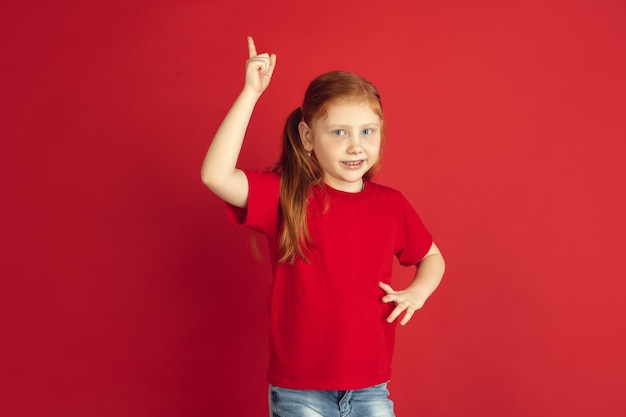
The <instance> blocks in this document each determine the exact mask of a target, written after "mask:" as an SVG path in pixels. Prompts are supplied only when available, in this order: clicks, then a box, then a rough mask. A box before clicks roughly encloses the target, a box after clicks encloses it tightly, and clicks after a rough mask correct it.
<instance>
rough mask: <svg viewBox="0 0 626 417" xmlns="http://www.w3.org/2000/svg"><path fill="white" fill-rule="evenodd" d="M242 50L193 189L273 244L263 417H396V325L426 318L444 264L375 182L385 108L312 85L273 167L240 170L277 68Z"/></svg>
mask: <svg viewBox="0 0 626 417" xmlns="http://www.w3.org/2000/svg"><path fill="white" fill-rule="evenodd" d="M248 50H249V56H250V59H249V60H248V61H247V65H246V78H245V83H244V87H243V90H242V91H241V93H240V95H239V97H238V98H237V100H236V101H235V103H234V104H233V106H232V108H231V109H230V111H229V112H228V114H227V115H226V117H225V119H224V121H223V122H222V124H221V125H220V127H219V129H218V131H217V133H216V134H215V137H214V138H213V141H212V142H211V145H210V147H209V150H208V152H207V155H206V158H205V160H204V164H203V166H202V181H203V182H204V183H205V184H206V185H207V186H208V187H209V188H210V189H211V190H212V191H213V192H214V193H215V194H217V195H218V196H219V197H221V198H222V199H223V200H224V201H226V202H227V203H228V214H229V217H230V218H231V219H232V220H233V221H234V222H236V223H238V224H242V225H245V226H247V227H250V228H252V229H254V230H256V231H258V232H261V233H263V234H265V235H266V236H267V238H268V242H269V250H270V255H271V258H272V270H273V275H274V279H273V282H272V289H271V299H270V307H269V310H270V364H269V371H268V381H269V383H270V389H269V394H270V395H269V400H270V412H271V415H272V416H281V417H289V416H293V417H302V416H319V417H334V416H337V417H339V416H346V415H352V416H356V417H392V416H393V415H394V413H393V403H392V402H391V400H390V399H389V392H388V391H387V382H388V380H389V378H390V374H391V370H390V368H391V357H392V351H393V343H394V331H395V320H396V318H398V317H399V316H401V315H402V319H401V321H400V324H401V325H405V324H406V323H408V321H409V320H410V319H411V317H412V316H413V314H414V313H415V311H416V310H418V309H420V308H421V307H422V306H423V304H424V302H425V301H426V299H427V298H428V297H429V296H430V295H431V294H432V292H433V291H434V290H435V288H436V287H437V286H438V284H439V282H440V280H441V278H442V276H443V271H444V261H443V257H442V256H441V253H440V252H439V250H438V249H437V246H435V244H434V243H433V241H432V238H431V236H430V234H429V232H428V231H427V230H426V228H425V227H424V225H423V224H422V222H421V220H420V218H419V217H418V215H417V214H416V213H415V211H414V210H413V209H412V207H411V206H410V204H409V203H408V201H407V200H406V199H405V198H404V197H403V196H402V194H400V193H399V192H398V191H395V190H393V189H391V188H388V187H384V186H382V185H378V184H376V183H374V182H372V181H371V177H372V175H373V174H374V172H375V171H376V169H377V168H378V166H379V165H380V157H381V151H382V148H383V144H384V141H385V124H384V119H383V113H382V107H381V102H380V96H379V94H378V91H377V90H376V88H375V87H374V86H373V85H372V84H370V83H369V82H368V81H366V80H364V79H363V78H361V77H359V76H357V75H354V74H351V73H347V72H340V71H334V72H329V73H327V74H324V75H321V76H320V77H318V78H316V79H315V80H313V81H312V82H311V84H310V85H309V87H308V89H307V91H306V93H305V97H304V102H303V105H302V106H301V107H299V108H297V109H296V110H294V111H293V112H292V113H291V115H290V116H289V117H288V119H287V122H286V125H285V130H284V135H283V149H282V155H281V158H280V161H279V162H278V164H277V166H276V167H275V168H274V169H273V170H271V171H269V170H268V171H250V170H242V169H239V168H236V163H237V158H238V156H239V152H240V150H241V146H242V143H243V138H244V134H245V131H246V128H247V126H248V122H249V120H250V117H251V114H252V110H253V108H254V106H255V104H256V102H257V100H258V99H259V97H260V96H261V94H262V93H263V91H265V89H266V88H267V86H268V85H269V83H270V80H271V77H272V74H273V72H274V68H275V66H276V55H274V54H267V53H264V54H257V51H256V47H255V45H254V41H253V40H252V38H248ZM394 256H396V257H397V258H398V260H399V262H400V263H401V264H402V265H405V266H409V265H413V266H415V265H417V268H416V275H415V279H414V280H413V281H412V283H411V284H410V285H409V287H408V288H406V289H405V290H401V291H396V290H394V289H393V288H392V287H391V286H390V279H391V270H392V264H393V257H394Z"/></svg>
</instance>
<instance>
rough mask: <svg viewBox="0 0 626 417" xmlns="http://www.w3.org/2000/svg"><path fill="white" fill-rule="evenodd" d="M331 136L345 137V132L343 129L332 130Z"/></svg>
mask: <svg viewBox="0 0 626 417" xmlns="http://www.w3.org/2000/svg"><path fill="white" fill-rule="evenodd" d="M333 135H335V136H345V135H346V131H345V130H343V129H335V130H333Z"/></svg>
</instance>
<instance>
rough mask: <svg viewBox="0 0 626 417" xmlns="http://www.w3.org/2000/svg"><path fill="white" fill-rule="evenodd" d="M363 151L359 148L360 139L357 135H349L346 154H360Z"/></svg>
mask: <svg viewBox="0 0 626 417" xmlns="http://www.w3.org/2000/svg"><path fill="white" fill-rule="evenodd" d="M362 150H363V147H362V146H361V138H360V137H359V135H350V142H348V153H360V152H361V151H362Z"/></svg>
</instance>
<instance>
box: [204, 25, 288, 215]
mask: <svg viewBox="0 0 626 417" xmlns="http://www.w3.org/2000/svg"><path fill="white" fill-rule="evenodd" d="M248 52H249V59H248V60H247V61H246V78H245V83H244V87H243V90H242V91H241V93H240V94H239V96H238V97H237V99H236V100H235V102H234V103H233V105H232V107H231V108H230V110H229V111H228V113H227V114H226V117H225V118H224V120H223V121H222V124H221V125H220V127H219V128H218V129H217V132H216V133H215V136H214V137H213V140H212V141H211V145H210V146H209V150H208V151H207V154H206V156H205V158H204V163H203V164H202V171H201V176H202V182H203V183H204V184H205V185H206V186H207V187H209V189H210V190H211V191H213V192H214V193H215V194H216V195H217V196H219V197H220V198H221V199H223V200H224V201H226V202H228V203H230V204H233V205H235V206H237V207H246V206H247V204H248V180H247V178H246V176H245V174H244V173H243V172H242V171H241V170H240V169H238V168H237V167H236V164H237V159H238V158H239V152H240V151H241V146H242V144H243V138H244V136H245V134H246V129H247V127H248V123H249V122H250V117H251V116H252V111H253V110H254V106H255V105H256V102H257V100H258V99H259V97H261V94H262V93H263V91H265V89H266V88H267V86H268V85H269V83H270V80H271V78H272V74H273V72H274V68H275V66H276V55H275V54H268V53H263V54H259V55H257V51H256V46H255V45H254V40H253V39H252V38H251V37H248Z"/></svg>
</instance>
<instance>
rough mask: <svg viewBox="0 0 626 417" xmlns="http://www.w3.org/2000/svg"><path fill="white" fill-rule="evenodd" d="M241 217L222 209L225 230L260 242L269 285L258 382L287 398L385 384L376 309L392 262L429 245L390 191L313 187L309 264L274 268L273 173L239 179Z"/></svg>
mask: <svg viewBox="0 0 626 417" xmlns="http://www.w3.org/2000/svg"><path fill="white" fill-rule="evenodd" d="M245 172H246V176H247V178H248V182H249V195H248V207H247V208H246V209H239V208H236V207H233V206H228V207H229V210H228V214H229V217H230V218H231V220H233V221H234V222H235V223H237V224H241V225H244V226H247V227H250V228H252V229H254V230H257V231H259V232H262V233H264V234H265V235H266V236H267V238H268V241H269V249H270V256H271V259H272V270H273V274H274V280H273V282H272V288H271V294H270V300H269V312H270V364H269V371H268V381H269V383H271V384H272V385H276V386H279V387H283V388H294V389H319V390H349V389H359V388H365V387H370V386H373V385H376V384H380V383H383V382H385V381H387V380H389V378H390V376H391V357H392V353H393V347H394V333H395V323H394V324H389V323H387V322H386V317H387V316H388V315H389V314H390V313H391V310H392V309H393V305H389V304H385V303H383V302H382V301H381V298H382V297H383V295H384V292H383V291H382V290H381V289H380V287H379V286H378V283H379V281H382V282H386V283H390V280H391V271H392V265H393V257H394V256H396V257H397V258H398V260H399V262H400V263H401V264H402V265H406V266H408V265H415V264H417V263H419V261H420V260H421V259H422V258H423V257H424V255H426V253H427V252H428V250H429V249H430V246H431V243H432V238H431V235H430V233H429V232H428V231H427V230H426V228H425V227H424V225H423V223H422V221H421V220H420V218H419V216H418V215H417V213H416V212H415V210H413V208H412V207H411V205H410V204H409V202H408V201H407V200H406V198H405V197H404V196H403V195H402V194H401V193H400V192H398V191H396V190H393V189H391V188H389V187H385V186H382V185H379V184H375V183H373V182H369V181H366V183H365V188H364V189H363V191H361V192H359V193H346V192H342V191H338V190H335V189H333V188H330V187H329V186H327V185H320V186H317V187H314V188H313V190H312V191H311V195H310V198H309V203H308V208H307V221H308V226H309V230H310V233H311V238H312V240H313V245H312V247H311V248H310V252H309V253H308V254H307V256H308V257H309V260H310V263H306V262H305V261H303V260H301V259H298V260H296V262H295V263H294V264H293V265H289V264H278V263H277V262H276V260H277V259H278V258H277V247H278V246H277V236H278V231H279V230H280V227H281V223H280V214H279V200H278V196H279V188H280V177H279V175H278V174H276V173H271V172H260V171H245Z"/></svg>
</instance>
